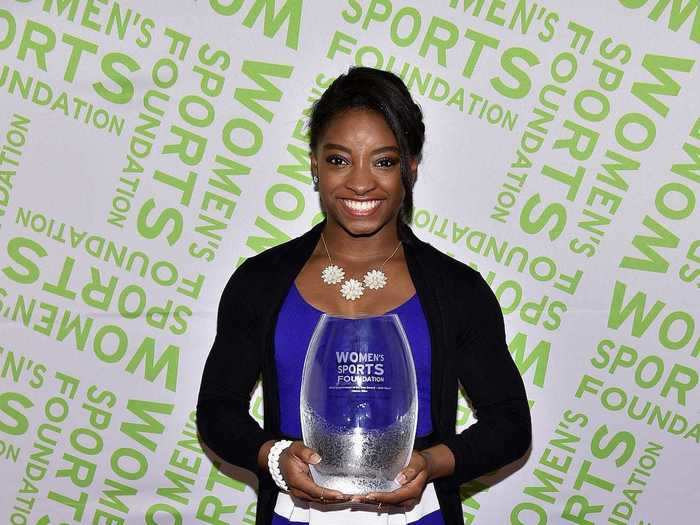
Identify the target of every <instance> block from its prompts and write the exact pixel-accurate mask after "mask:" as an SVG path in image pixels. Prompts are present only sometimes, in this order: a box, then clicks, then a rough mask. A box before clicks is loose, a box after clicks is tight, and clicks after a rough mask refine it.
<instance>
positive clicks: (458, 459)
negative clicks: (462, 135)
mask: <svg viewBox="0 0 700 525" xmlns="http://www.w3.org/2000/svg"><path fill="white" fill-rule="evenodd" d="M309 139H310V140H309V147H310V152H309V156H310V168H311V174H312V177H313V181H314V189H315V190H316V191H318V195H319V201H320V206H321V209H322V211H323V214H324V216H325V218H324V220H323V221H322V222H320V223H318V224H316V225H315V226H314V227H313V228H312V229H311V230H310V231H308V232H306V233H305V234H303V235H301V236H300V237H297V238H294V239H292V240H290V241H287V242H284V243H282V244H279V245H277V246H275V247H273V248H270V249H269V250H266V251H264V252H262V253H260V254H258V255H256V256H254V257H250V258H248V259H247V260H246V261H245V262H244V263H243V264H242V265H241V266H239V267H238V269H237V270H236V271H235V272H234V274H233V275H232V277H231V279H230V280H229V282H228V284H227V286H226V288H225V290H224V292H223V295H222V298H221V302H220V305H219V315H218V323H217V336H216V339H215V342H214V346H213V347H212V349H211V352H210V354H209V357H208V359H207V362H206V365H205V368H204V374H203V377H202V385H201V389H200V394H199V401H198V404H197V424H198V427H199V432H200V435H201V437H202V439H203V441H204V442H205V443H206V444H207V445H208V446H209V447H210V448H211V449H212V450H214V451H215V452H216V453H217V454H219V455H220V456H221V457H222V458H223V459H225V460H227V461H229V462H231V463H234V464H236V465H239V466H242V467H244V468H248V469H250V470H252V471H254V472H255V473H256V474H257V475H258V477H259V478H260V484H259V492H258V505H257V516H256V524H257V525H270V524H272V525H291V524H294V525H299V524H303V523H308V524H313V525H321V524H333V525H344V524H352V525H370V524H380V523H382V524H386V523H390V522H391V523H394V522H395V520H396V519H397V518H398V519H399V520H400V522H401V523H409V524H414V525H445V524H450V525H452V524H458V523H463V513H462V510H461V503H460V499H459V485H460V483H463V482H465V481H469V480H471V479H474V478H475V477H477V476H479V475H481V474H484V473H486V472H490V471H492V470H495V469H497V468H498V467H501V466H503V465H505V464H506V463H508V462H511V461H514V460H516V459H518V458H519V457H520V456H522V455H523V454H524V453H525V452H526V451H527V449H528V446H529V444H530V435H531V424H530V413H529V408H528V403H527V396H526V394H525V389H524V385H523V381H522V379H521V377H520V374H519V373H518V370H517V368H516V366H515V364H514V362H513V359H512V357H511V356H510V353H509V352H508V346H507V344H506V342H505V332H504V327H503V315H502V313H501V310H500V306H499V305H498V301H497V300H496V298H495V296H494V294H493V292H492V291H491V289H490V288H489V287H488V284H487V283H486V281H485V280H484V279H483V278H482V277H481V276H480V275H479V273H478V272H476V271H475V270H473V269H472V268H470V267H469V266H467V265H466V264H463V263H461V262H459V261H457V260H455V259H453V258H451V257H449V256H447V255H445V254H443V253H441V252H440V251H438V250H437V249H436V248H434V247H432V246H431V245H430V244H428V243H426V242H423V241H421V240H420V239H419V238H418V237H417V236H416V235H415V234H414V233H413V231H412V230H411V227H410V223H411V217H412V212H413V187H414V185H415V183H416V180H417V176H418V165H419V164H420V161H421V157H422V150H423V143H424V140H425V126H424V124H423V115H422V111H421V109H420V107H419V106H418V105H417V104H416V103H415V102H414V101H413V99H412V98H411V95H410V93H409V91H408V89H407V88H406V85H405V84H404V83H403V81H402V80H401V79H400V78H399V77H398V76H396V75H395V74H393V73H391V72H387V71H381V70H378V69H371V68H366V67H351V68H350V70H349V71H348V73H346V74H343V75H340V76H339V77H338V78H336V79H335V80H334V81H333V83H332V84H331V85H330V86H329V87H328V88H327V90H326V91H325V92H324V94H323V95H322V96H321V98H320V99H318V100H317V101H316V102H315V103H314V106H313V108H312V112H311V119H310V122H309ZM328 312H333V313H334V314H336V315H338V314H339V315H341V316H357V315H363V314H364V315H381V314H385V313H394V314H395V315H397V316H398V317H399V319H400V320H401V324H402V326H404V327H405V330H406V337H407V339H408V342H409V346H410V349H411V354H412V357H413V362H414V363H415V370H416V383H417V394H418V396H417V397H418V399H417V405H418V418H417V425H416V434H415V447H414V450H413V451H412V453H411V455H410V458H409V462H408V464H407V465H406V466H405V467H404V468H403V469H402V470H401V471H400V473H399V474H398V476H397V477H396V479H395V480H394V481H395V482H396V483H397V486H398V487H399V488H397V489H396V490H394V491H392V492H371V493H369V494H352V495H351V494H343V493H341V492H339V491H337V490H331V489H329V488H326V487H321V486H319V485H317V484H316V483H315V482H314V480H313V479H312V477H311V476H310V467H309V465H310V464H316V463H318V462H320V461H323V458H321V457H320V456H319V454H318V453H317V452H318V451H315V450H312V449H310V448H308V447H307V446H305V444H304V442H303V439H302V432H301V422H300V419H301V418H300V389H301V378H302V370H303V364H304V359H305V356H306V351H307V348H308V347H309V341H310V339H311V335H312V333H313V330H314V327H315V326H316V325H317V323H318V321H319V318H320V316H321V315H322V314H323V313H328ZM348 366H349V365H348ZM362 366H368V365H362ZM382 366H383V365H382ZM363 370H364V369H363ZM355 372H358V371H357V370H355ZM347 373H348V377H350V375H351V370H350V369H348V370H347ZM260 374H262V382H263V392H264V414H265V416H264V425H265V426H264V429H261V428H260V427H259V426H258V424H257V422H256V421H255V420H254V419H253V418H252V417H251V416H250V414H249V404H250V393H251V390H252V388H253V386H254V384H255V381H256V380H257V378H258V376H259V375H260ZM355 375H357V374H355ZM360 375H361V374H360ZM459 383H461V384H462V385H463V386H464V389H465V391H466V393H467V395H468V396H469V398H470V401H471V403H472V406H473V407H474V412H475V413H476V415H477V417H478V421H477V423H475V424H474V425H472V426H471V427H469V428H468V429H467V430H465V431H463V432H462V433H460V434H456V433H455V426H456V413H457V388H458V385H459ZM324 454H327V452H324ZM328 459H329V461H332V458H328ZM390 518H391V520H390Z"/></svg>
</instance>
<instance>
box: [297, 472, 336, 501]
mask: <svg viewBox="0 0 700 525" xmlns="http://www.w3.org/2000/svg"><path fill="white" fill-rule="evenodd" d="M290 482H292V481H291V480H290ZM292 483H293V484H294V487H295V488H297V489H299V490H302V491H304V492H306V493H307V494H309V495H310V496H312V497H313V498H314V499H315V500H317V501H328V500H331V501H344V500H347V499H348V498H349V496H348V495H346V494H343V493H342V492H339V491H337V490H332V489H328V488H325V487H320V486H318V485H316V483H314V482H313V480H312V479H311V478H307V477H302V476H297V477H295V479H294V481H293V482H292ZM321 496H323V499H321Z"/></svg>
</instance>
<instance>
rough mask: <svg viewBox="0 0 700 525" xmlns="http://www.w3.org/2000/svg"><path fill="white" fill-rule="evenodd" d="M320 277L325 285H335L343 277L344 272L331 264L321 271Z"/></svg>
mask: <svg viewBox="0 0 700 525" xmlns="http://www.w3.org/2000/svg"><path fill="white" fill-rule="evenodd" d="M321 277H322V278H323V282H324V283H326V284H337V283H339V282H340V281H342V280H343V277H345V271H344V270H343V269H342V268H341V267H340V266H337V265H335V264H332V265H328V266H326V267H325V268H324V269H323V272H321Z"/></svg>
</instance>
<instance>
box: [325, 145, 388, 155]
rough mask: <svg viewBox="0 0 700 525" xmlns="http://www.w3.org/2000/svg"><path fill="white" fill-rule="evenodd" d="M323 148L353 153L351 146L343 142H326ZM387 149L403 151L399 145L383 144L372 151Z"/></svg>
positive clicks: (377, 151) (382, 151)
mask: <svg viewBox="0 0 700 525" xmlns="http://www.w3.org/2000/svg"><path fill="white" fill-rule="evenodd" d="M323 149H339V150H342V151H346V152H347V153H352V151H350V148H346V147H345V146H342V145H341V144H334V143H332V142H329V143H328V144H324V145H323ZM385 151H394V152H396V153H401V150H400V149H399V148H398V146H382V147H381V148H377V149H375V150H374V151H372V153H373V154H375V153H384V152H385Z"/></svg>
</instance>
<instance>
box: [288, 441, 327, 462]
mask: <svg viewBox="0 0 700 525" xmlns="http://www.w3.org/2000/svg"><path fill="white" fill-rule="evenodd" d="M289 450H290V452H291V453H292V454H294V455H295V456H297V457H298V458H300V459H301V460H302V461H303V462H304V463H308V464H311V465H316V464H317V463H319V462H320V461H321V456H320V455H319V454H318V453H317V452H316V451H315V450H313V449H311V448H309V447H307V446H305V445H304V444H303V443H302V442H300V441H297V442H295V443H294V444H293V445H292V446H291V447H289Z"/></svg>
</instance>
